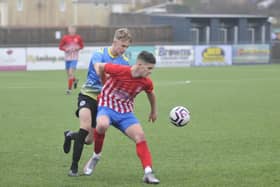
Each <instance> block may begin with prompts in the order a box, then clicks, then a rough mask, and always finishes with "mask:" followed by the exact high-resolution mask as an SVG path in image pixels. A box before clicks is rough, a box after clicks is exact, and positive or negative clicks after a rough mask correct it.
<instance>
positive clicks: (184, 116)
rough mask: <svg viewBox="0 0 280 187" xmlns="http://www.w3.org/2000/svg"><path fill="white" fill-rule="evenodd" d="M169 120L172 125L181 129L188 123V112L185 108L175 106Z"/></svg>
mask: <svg viewBox="0 0 280 187" xmlns="http://www.w3.org/2000/svg"><path fill="white" fill-rule="evenodd" d="M169 119H170V122H171V123H172V124H173V125H175V126H177V127H183V126H185V125H187V124H188V123H189V122H190V119H191V116H190V111H189V110H188V109H187V108H186V107H183V106H176V107H174V108H173V109H172V110H171V111H170V113H169Z"/></svg>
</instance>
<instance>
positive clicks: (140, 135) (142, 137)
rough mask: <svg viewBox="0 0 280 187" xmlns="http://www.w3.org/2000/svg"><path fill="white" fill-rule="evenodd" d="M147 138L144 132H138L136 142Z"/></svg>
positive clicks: (135, 137)
mask: <svg viewBox="0 0 280 187" xmlns="http://www.w3.org/2000/svg"><path fill="white" fill-rule="evenodd" d="M145 140H146V138H145V134H144V132H138V133H137V134H135V136H134V141H135V143H139V142H142V141H145Z"/></svg>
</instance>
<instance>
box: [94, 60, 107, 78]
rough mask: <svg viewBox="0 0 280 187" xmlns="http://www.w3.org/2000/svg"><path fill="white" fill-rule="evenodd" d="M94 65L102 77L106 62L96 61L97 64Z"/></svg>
mask: <svg viewBox="0 0 280 187" xmlns="http://www.w3.org/2000/svg"><path fill="white" fill-rule="evenodd" d="M93 66H94V69H95V71H96V73H97V75H99V76H100V77H102V76H103V74H104V66H105V63H99V62H96V63H95V64H93Z"/></svg>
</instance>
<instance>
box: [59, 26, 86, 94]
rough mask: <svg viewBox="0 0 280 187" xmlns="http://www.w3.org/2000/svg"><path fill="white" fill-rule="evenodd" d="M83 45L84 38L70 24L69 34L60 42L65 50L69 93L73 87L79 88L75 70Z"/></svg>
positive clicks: (60, 46)
mask: <svg viewBox="0 0 280 187" xmlns="http://www.w3.org/2000/svg"><path fill="white" fill-rule="evenodd" d="M83 47H84V42H83V39H82V37H81V36H80V35H78V34H76V28H75V27H74V26H69V27H68V34H66V35H64V36H63V37H62V39H61V41H60V44H59V49H60V50H62V51H64V52H65V69H66V73H67V77H68V89H67V91H66V93H67V94H70V93H71V91H72V87H74V88H75V89H76V88H77V84H78V79H76V77H75V75H74V72H75V70H76V68H77V63H78V58H79V51H80V50H81V49H83Z"/></svg>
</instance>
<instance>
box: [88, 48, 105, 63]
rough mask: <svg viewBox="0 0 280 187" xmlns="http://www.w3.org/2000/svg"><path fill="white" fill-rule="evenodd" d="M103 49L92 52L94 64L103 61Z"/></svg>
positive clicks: (91, 60)
mask: <svg viewBox="0 0 280 187" xmlns="http://www.w3.org/2000/svg"><path fill="white" fill-rule="evenodd" d="M102 56H103V55H102V51H101V50H97V51H95V52H94V53H93V54H92V57H91V59H90V62H91V63H92V64H95V63H96V62H102Z"/></svg>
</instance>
